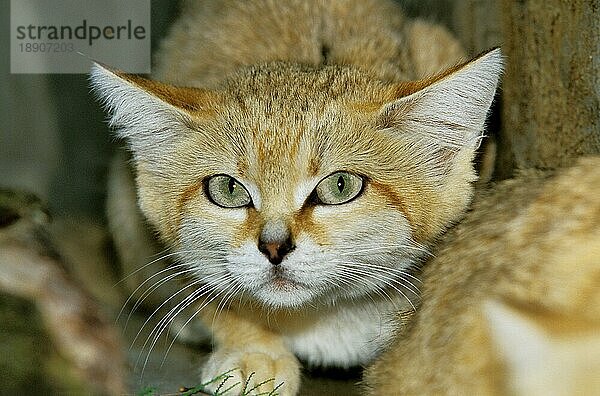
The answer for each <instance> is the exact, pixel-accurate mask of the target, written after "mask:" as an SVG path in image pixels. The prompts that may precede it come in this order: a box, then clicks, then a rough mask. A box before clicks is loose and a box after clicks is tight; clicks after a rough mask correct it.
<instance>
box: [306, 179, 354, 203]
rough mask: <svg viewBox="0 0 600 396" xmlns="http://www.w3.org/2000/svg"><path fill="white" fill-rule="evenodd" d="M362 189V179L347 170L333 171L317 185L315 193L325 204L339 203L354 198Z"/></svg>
mask: <svg viewBox="0 0 600 396" xmlns="http://www.w3.org/2000/svg"><path fill="white" fill-rule="evenodd" d="M362 190H363V179H362V177H360V176H357V175H353V174H352V173H348V172H335V173H333V174H331V175H329V176H327V177H326V178H325V179H323V180H321V182H320V183H319V184H318V185H317V188H316V189H315V193H316V194H317V198H318V199H319V201H320V202H321V203H323V204H326V205H339V204H343V203H346V202H349V201H351V200H353V199H354V198H356V197H357V196H358V195H359V194H360V193H361V192H362Z"/></svg>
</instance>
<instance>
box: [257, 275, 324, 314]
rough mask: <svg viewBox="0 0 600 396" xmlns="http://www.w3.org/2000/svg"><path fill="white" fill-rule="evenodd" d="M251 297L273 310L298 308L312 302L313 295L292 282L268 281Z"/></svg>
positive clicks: (302, 286) (308, 290) (304, 287)
mask: <svg viewBox="0 0 600 396" xmlns="http://www.w3.org/2000/svg"><path fill="white" fill-rule="evenodd" d="M252 295H253V296H254V297H255V298H256V300H257V301H259V302H260V303H262V304H264V305H266V306H268V307H270V308H274V309H285V308H299V307H301V306H303V305H305V304H309V303H310V302H311V301H313V300H314V298H315V295H314V293H313V292H311V290H310V289H309V288H307V287H306V286H304V285H301V284H298V283H295V282H293V281H287V280H285V281H281V280H275V281H269V282H268V283H266V284H264V285H262V286H261V287H260V288H257V290H254V291H253V293H252Z"/></svg>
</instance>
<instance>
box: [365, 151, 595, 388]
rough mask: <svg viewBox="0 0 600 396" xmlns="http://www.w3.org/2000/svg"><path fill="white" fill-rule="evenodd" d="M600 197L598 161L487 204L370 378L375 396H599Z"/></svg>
mask: <svg viewBox="0 0 600 396" xmlns="http://www.w3.org/2000/svg"><path fill="white" fill-rule="evenodd" d="M599 197H600V158H598V157H596V158H588V159H582V160H580V161H579V163H578V164H577V165H576V166H573V167H571V168H569V169H564V170H561V171H559V172H557V173H556V174H553V173H546V172H538V171H530V172H526V173H524V174H522V175H520V176H519V177H517V178H515V179H514V180H509V181H506V182H503V183H501V184H500V185H498V186H497V187H495V188H494V189H493V191H492V192H490V193H488V194H487V196H485V197H483V198H479V199H478V201H477V202H475V204H474V207H473V210H472V211H471V212H470V213H469V214H468V215H467V217H466V218H465V220H464V221H463V222H462V223H461V224H459V225H458V226H457V227H455V228H454V229H453V230H452V231H451V232H449V233H448V234H447V235H446V237H445V238H444V242H443V243H442V248H441V249H440V250H439V251H438V253H437V257H436V258H435V259H433V260H432V261H431V262H430V263H428V264H427V266H426V267H425V269H424V272H423V288H422V291H423V293H422V299H423V303H422V306H421V308H420V310H419V311H418V313H417V314H416V315H415V317H414V320H413V321H412V322H411V324H410V325H409V327H408V329H407V330H406V333H405V334H404V336H403V337H400V338H399V340H398V342H397V344H396V345H394V346H393V347H392V348H391V349H390V350H389V351H388V352H387V353H385V354H384V355H383V356H382V357H381V359H380V360H379V361H378V362H377V363H376V364H375V365H374V366H373V367H372V368H371V369H370V370H368V373H367V376H366V377H367V383H368V384H369V385H371V386H372V389H371V392H372V393H371V394H373V395H388V394H406V395H413V394H415V395H416V394H447V395H453V394H456V395H458V394H484V395H503V394H507V393H508V394H510V392H509V391H513V392H515V394H519V395H521V394H527V395H546V394H556V395H563V394H564V395H568V394H590V395H591V394H597V393H596V392H597V391H599V390H600V389H598V387H597V386H598V383H597V381H595V380H594V377H590V376H586V375H585V373H586V372H591V371H594V370H595V371H596V373H597V372H600V336H599V335H598V334H600V199H599ZM576 323H577V324H578V326H575V324H576ZM538 346H539V348H538ZM582 350H585V351H586V353H585V354H583V353H581V351H582ZM590 367H591V369H590ZM556 368H557V369H558V374H556V375H551V374H549V373H552V372H557V370H554V369H556ZM553 370H554V371H553ZM590 370H591V371H590ZM569 384H570V385H569ZM564 385H568V387H567V389H566V390H565V391H564V392H559V389H561V388H564ZM524 389H525V390H524ZM575 389H578V390H580V389H584V390H586V392H587V393H585V392H584V393H574V390H575Z"/></svg>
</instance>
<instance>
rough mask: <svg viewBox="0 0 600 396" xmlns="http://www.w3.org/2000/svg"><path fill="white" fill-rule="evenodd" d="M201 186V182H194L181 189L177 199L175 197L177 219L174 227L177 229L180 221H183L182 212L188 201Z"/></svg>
mask: <svg viewBox="0 0 600 396" xmlns="http://www.w3.org/2000/svg"><path fill="white" fill-rule="evenodd" d="M201 188H202V182H201V181H199V182H196V183H194V184H192V185H191V186H189V187H188V188H186V189H185V190H183V192H182V193H181V194H180V195H179V199H177V219H176V222H177V224H176V228H177V230H179V229H180V228H181V222H182V221H183V212H184V209H185V207H186V206H187V204H188V202H190V201H191V200H192V199H194V198H195V197H196V196H197V195H198V191H200V189H201Z"/></svg>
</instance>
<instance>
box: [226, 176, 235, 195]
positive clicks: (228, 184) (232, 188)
mask: <svg viewBox="0 0 600 396" xmlns="http://www.w3.org/2000/svg"><path fill="white" fill-rule="evenodd" d="M227 188H228V189H229V194H233V190H234V189H235V180H233V179H229V183H227Z"/></svg>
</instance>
